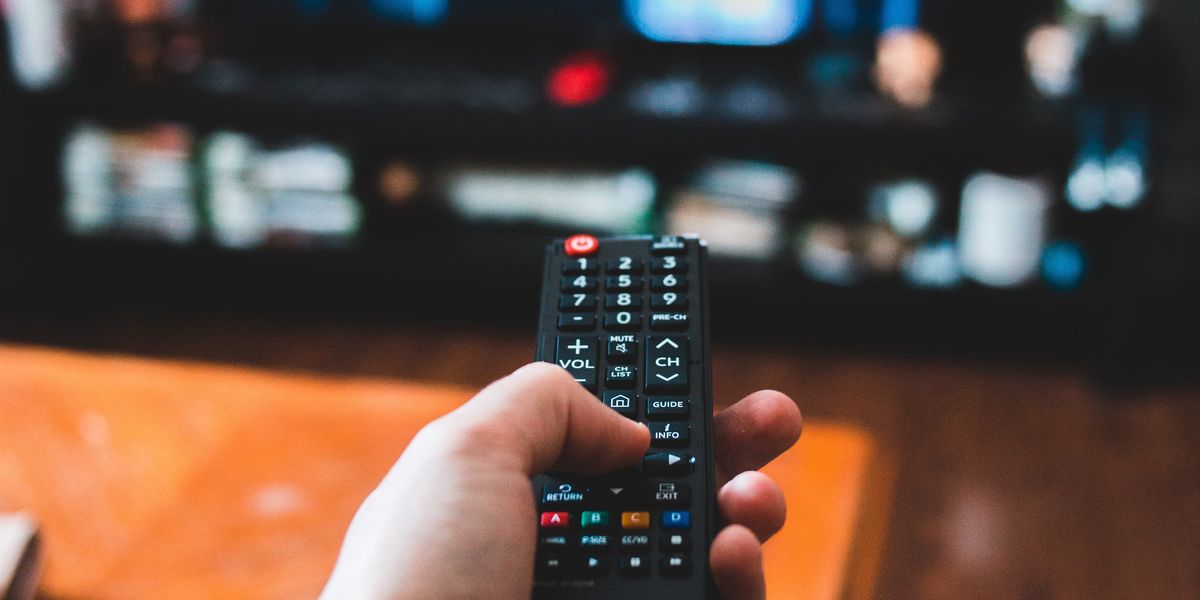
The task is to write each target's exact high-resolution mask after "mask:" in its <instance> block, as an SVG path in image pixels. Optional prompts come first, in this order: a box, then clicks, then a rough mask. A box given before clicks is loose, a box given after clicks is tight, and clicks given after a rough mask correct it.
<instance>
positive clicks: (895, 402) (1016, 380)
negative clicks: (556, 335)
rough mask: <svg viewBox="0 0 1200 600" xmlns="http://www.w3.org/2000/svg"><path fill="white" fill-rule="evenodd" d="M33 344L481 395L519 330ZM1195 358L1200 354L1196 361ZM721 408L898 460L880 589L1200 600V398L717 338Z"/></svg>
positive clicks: (243, 330) (40, 332) (223, 323)
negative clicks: (784, 417)
mask: <svg viewBox="0 0 1200 600" xmlns="http://www.w3.org/2000/svg"><path fill="white" fill-rule="evenodd" d="M12 335H15V336H18V337H20V338H21V339H24V340H29V341H38V342H43V343H54V344H60V345H68V346H73V347H80V348H93V349H105V350H121V351H128V352H136V353H139V354H144V355H150V356H166V357H183V358H199V359H204V360H213V361H221V362H228V363H236V364H247V365H256V366H263V367H271V368H285V369H290V370H300V371H311V372H320V373H332V374H342V375H369V376H387V377H399V378H405V379H415V380H423V381H433V382H447V383H453V384H455V385H461V386H466V387H472V388H474V387H478V386H480V385H483V384H486V383H488V382H489V381H491V380H493V379H494V378H496V377H499V376H501V375H503V374H504V373H506V372H508V371H511V370H512V369H513V368H515V367H517V366H519V365H520V364H521V363H523V362H524V361H525V360H527V358H528V357H529V356H531V353H532V341H531V339H530V335H529V333H528V332H527V331H524V330H506V329H492V330H488V329H480V328H472V329H468V328H458V329H452V328H446V327H434V326H418V325H411V324H381V323H376V322H370V323H367V322H358V323H355V322H353V321H351V320H346V319H343V320H338V321H329V320H327V321H309V320H304V321H300V320H297V319H294V318H273V319H262V318H259V319H244V318H237V317H221V318H207V319H196V318H191V319H177V318H154V317H150V316H146V315H140V316H138V317H136V318H125V319H95V320H92V321H90V322H84V323H81V322H79V321H78V320H77V321H75V322H73V323H72V324H71V326H70V327H63V326H61V325H60V324H57V323H43V324H30V325H29V326H27V327H24V328H22V329H21V330H20V331H17V332H16V333H14V334H12ZM1193 353H1194V352H1193ZM714 362H715V364H714V384H715V386H716V392H717V397H718V399H719V400H721V401H724V402H729V401H732V400H733V399H736V398H738V397H740V396H741V395H742V394H745V393H748V392H750V391H753V390H755V389H758V388H760V387H772V388H776V389H780V390H782V391H785V392H787V393H789V394H791V395H792V396H793V397H795V398H796V400H797V401H798V402H799V404H800V406H801V408H802V409H803V410H804V413H805V416H806V418H807V419H809V420H811V421H818V420H832V421H835V422H846V423H851V424H854V425H857V426H860V427H862V428H864V429H865V430H867V431H869V432H871V433H872V434H873V436H874V437H875V439H876V440H877V441H878V443H879V444H880V446H881V447H882V448H883V449H884V451H886V452H887V453H889V454H890V455H892V456H895V457H896V459H897V461H898V480H897V485H896V488H895V497H894V502H893V504H892V518H891V521H890V525H889V527H888V530H887V538H886V546H885V550H884V556H883V560H882V564H881V572H880V578H879V585H878V589H879V590H880V593H879V594H878V597H880V598H923V599H931V600H942V599H945V600H962V599H973V598H988V599H991V598H1014V599H1021V600H1039V599H1043V598H1045V599H1080V600H1085V599H1086V600H1094V599H1103V598H1120V599H1125V598H1138V599H1142V598H1153V599H1159V598H1171V599H1174V598H1200V566H1198V565H1200V435H1197V433H1196V432H1197V431H1200V390H1196V389H1187V388H1184V389H1149V390H1139V391H1132V392H1114V391H1106V390H1102V389H1098V388H1096V387H1095V386H1094V385H1092V383H1091V382H1090V381H1089V379H1088V378H1087V376H1086V374H1085V373H1084V372H1082V371H1081V370H1079V369H1075V368H1071V367H1069V366H1061V365H1053V364H1044V363H1041V362H1036V361H1021V360H1020V357H1016V358H1015V359H1010V360H1006V361H1003V362H1001V361H996V360H988V359H985V358H970V357H955V356H950V355H945V354H943V355H940V356H925V357H922V356H907V355H904V354H902V353H899V352H891V353H886V354H885V353H874V354H871V353H865V352H861V351H831V350H828V349H815V350H814V349H809V350H805V349H797V348H795V347H791V346H784V345H770V346H762V345H754V346H751V345H747V344H744V343H737V342H734V341H729V340H725V339H722V338H720V337H718V339H717V340H715V347H714Z"/></svg>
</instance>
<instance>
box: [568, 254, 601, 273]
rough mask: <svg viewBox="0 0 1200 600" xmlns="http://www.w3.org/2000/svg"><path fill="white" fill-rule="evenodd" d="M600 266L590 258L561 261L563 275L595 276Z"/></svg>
mask: <svg viewBox="0 0 1200 600" xmlns="http://www.w3.org/2000/svg"><path fill="white" fill-rule="evenodd" d="M599 271H600V264H599V263H598V262H596V260H595V259H592V258H569V259H567V260H565V261H563V266H562V272H563V275H595V274H596V273H597V272H599Z"/></svg>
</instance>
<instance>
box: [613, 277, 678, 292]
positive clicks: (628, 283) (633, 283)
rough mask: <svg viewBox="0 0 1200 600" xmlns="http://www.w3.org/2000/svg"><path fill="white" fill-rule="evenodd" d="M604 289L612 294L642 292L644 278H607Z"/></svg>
mask: <svg viewBox="0 0 1200 600" xmlns="http://www.w3.org/2000/svg"><path fill="white" fill-rule="evenodd" d="M667 277H670V275H668V276H667ZM604 289H606V290H608V291H610V292H640V291H642V278H641V277H635V276H633V275H616V276H612V277H605V278H604Z"/></svg>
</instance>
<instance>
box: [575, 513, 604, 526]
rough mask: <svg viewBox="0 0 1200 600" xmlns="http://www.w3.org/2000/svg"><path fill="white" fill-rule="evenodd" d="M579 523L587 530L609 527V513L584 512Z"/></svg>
mask: <svg viewBox="0 0 1200 600" xmlns="http://www.w3.org/2000/svg"><path fill="white" fill-rule="evenodd" d="M579 523H580V525H581V526H583V527H584V528H585V529H586V528H588V527H608V513H606V512H595V511H584V512H583V514H582V515H581V516H580V517H579Z"/></svg>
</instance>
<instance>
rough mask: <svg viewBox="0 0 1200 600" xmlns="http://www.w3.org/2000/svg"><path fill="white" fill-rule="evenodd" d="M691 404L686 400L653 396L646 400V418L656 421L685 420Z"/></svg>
mask: <svg viewBox="0 0 1200 600" xmlns="http://www.w3.org/2000/svg"><path fill="white" fill-rule="evenodd" d="M690 408H691V402H690V401H688V399H687V398H671V397H667V396H654V397H649V398H646V418H647V419H654V420H657V421H661V420H664V419H665V420H670V419H686V418H687V417H688V414H689V413H690V412H691V410H690Z"/></svg>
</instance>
